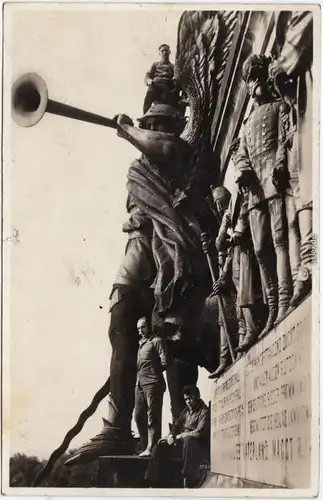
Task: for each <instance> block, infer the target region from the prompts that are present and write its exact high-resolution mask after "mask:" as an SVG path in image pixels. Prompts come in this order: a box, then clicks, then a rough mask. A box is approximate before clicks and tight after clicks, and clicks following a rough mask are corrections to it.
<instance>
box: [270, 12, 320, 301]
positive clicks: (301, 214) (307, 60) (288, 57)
mask: <svg viewBox="0 0 323 500" xmlns="http://www.w3.org/2000/svg"><path fill="white" fill-rule="evenodd" d="M276 38H277V54H276V55H277V59H276V60H275V61H273V62H272V64H271V65H270V67H269V73H270V77H271V78H272V80H273V81H274V84H275V88H276V89H277V91H278V93H279V94H280V95H281V96H282V97H283V99H284V100H285V101H286V102H287V103H288V104H289V105H290V107H291V112H290V118H291V119H290V137H289V148H290V151H289V154H288V167H289V171H290V177H291V186H292V189H293V195H294V199H295V206H296V212H297V214H296V215H297V217H296V220H297V225H298V230H299V233H300V239H301V241H300V250H299V254H297V246H298V244H297V242H296V245H295V244H294V245H293V249H292V251H293V255H291V259H294V260H295V258H296V259H297V260H296V266H297V269H296V279H295V282H294V293H293V297H292V299H291V301H290V305H291V307H296V306H297V305H298V304H299V303H300V301H301V300H302V299H303V298H304V297H305V296H306V295H307V293H309V292H310V290H311V282H312V234H313V231H312V210H313V193H312V161H313V159H312V122H313V75H312V65H313V12H311V11H294V12H293V11H288V12H279V14H278V15H277V19H276Z"/></svg>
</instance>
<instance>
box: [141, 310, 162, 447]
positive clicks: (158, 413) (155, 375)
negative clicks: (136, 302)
mask: <svg viewBox="0 0 323 500" xmlns="http://www.w3.org/2000/svg"><path fill="white" fill-rule="evenodd" d="M137 328H138V332H139V335H140V336H141V340H140V341H139V349H138V357H137V369H138V376H137V384H136V391H135V415H134V416H135V421H136V424H137V427H138V431H139V435H140V441H141V445H142V448H143V451H142V453H141V454H140V456H149V455H151V452H152V449H153V447H154V446H155V444H156V443H157V442H158V440H159V439H160V437H161V423H162V406H163V397H164V392H165V390H166V384H165V380H164V377H163V371H164V370H165V369H166V367H167V354H166V349H165V346H164V342H163V341H162V339H161V338H158V337H154V336H153V335H152V334H151V331H150V329H149V327H148V322H147V319H146V318H140V319H139V320H138V323H137ZM147 438H148V439H147Z"/></svg>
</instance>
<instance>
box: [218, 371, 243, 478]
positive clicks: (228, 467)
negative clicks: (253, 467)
mask: <svg viewBox="0 0 323 500" xmlns="http://www.w3.org/2000/svg"><path fill="white" fill-rule="evenodd" d="M211 411H212V424H211V429H212V431H211V432H212V436H211V461H212V464H216V471H217V472H218V473H219V474H229V475H237V476H238V477H244V475H245V463H244V461H243V460H241V450H240V443H241V442H242V441H243V440H244V429H245V424H244V420H245V415H244V412H245V385H244V367H243V365H242V364H241V363H236V364H235V365H234V367H232V369H231V370H229V371H227V372H226V373H225V374H224V376H223V377H222V378H221V380H219V382H218V383H217V384H215V385H214V388H213V398H212V410H211ZM219 443H221V453H220V454H219V448H218V446H219ZM220 456H221V458H220ZM218 458H220V460H218Z"/></svg>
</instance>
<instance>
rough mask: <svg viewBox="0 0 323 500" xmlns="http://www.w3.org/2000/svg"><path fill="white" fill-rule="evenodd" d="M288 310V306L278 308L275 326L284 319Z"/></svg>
mask: <svg viewBox="0 0 323 500" xmlns="http://www.w3.org/2000/svg"><path fill="white" fill-rule="evenodd" d="M288 309H289V306H288V305H286V306H281V307H279V309H278V314H277V318H276V320H275V326H277V325H278V324H279V323H280V322H281V321H283V319H285V317H286V316H287V313H288Z"/></svg>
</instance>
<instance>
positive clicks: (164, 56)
mask: <svg viewBox="0 0 323 500" xmlns="http://www.w3.org/2000/svg"><path fill="white" fill-rule="evenodd" d="M158 52H159V55H160V58H161V60H162V61H164V62H168V61H169V56H170V47H169V45H167V43H162V44H161V45H160V46H159V47H158Z"/></svg>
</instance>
